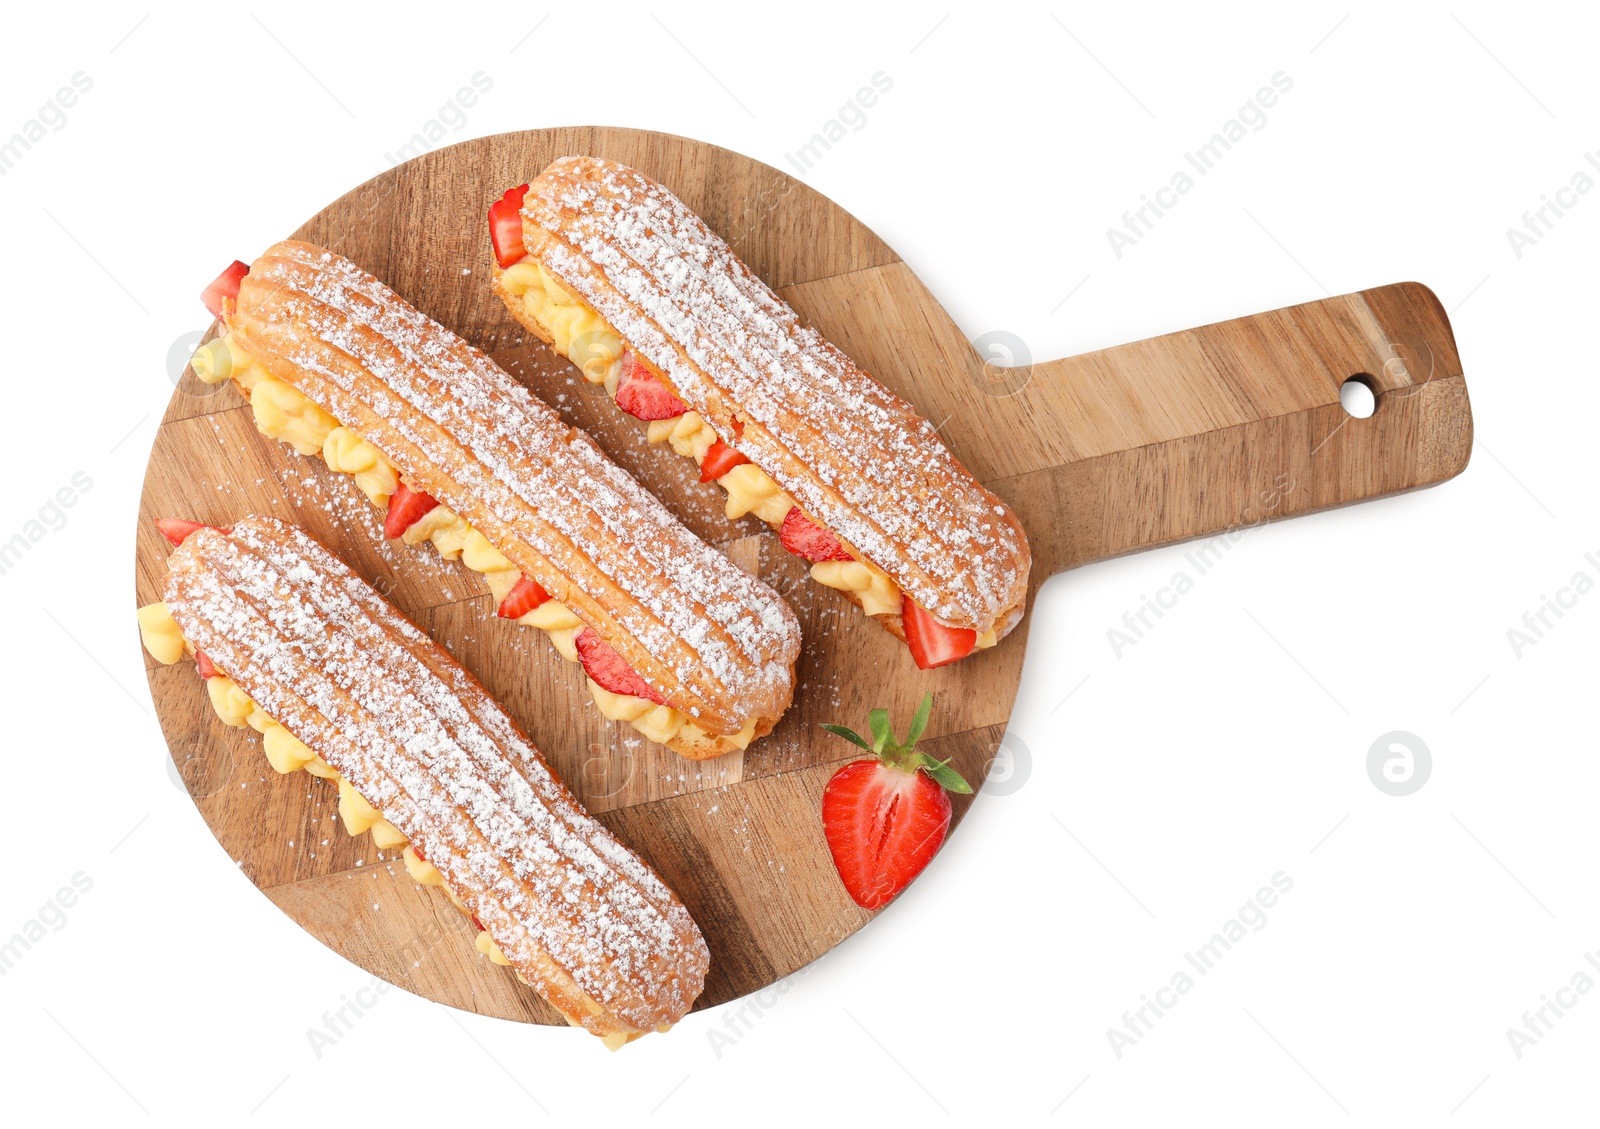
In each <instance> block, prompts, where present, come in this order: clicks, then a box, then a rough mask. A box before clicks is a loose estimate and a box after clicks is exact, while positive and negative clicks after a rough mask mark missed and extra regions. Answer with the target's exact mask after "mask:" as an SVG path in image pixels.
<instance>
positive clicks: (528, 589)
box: [494, 576, 599, 681]
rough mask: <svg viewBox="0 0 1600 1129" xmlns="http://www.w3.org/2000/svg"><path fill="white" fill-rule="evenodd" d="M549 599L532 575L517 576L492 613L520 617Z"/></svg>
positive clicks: (503, 616)
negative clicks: (514, 585)
mask: <svg viewBox="0 0 1600 1129" xmlns="http://www.w3.org/2000/svg"><path fill="white" fill-rule="evenodd" d="M549 599H550V593H548V592H546V591H545V590H544V589H543V588H541V587H539V582H538V581H537V580H535V579H534V578H533V577H531V576H523V577H519V578H518V579H517V584H516V587H514V588H513V589H511V591H509V592H507V593H506V598H505V599H503V600H501V601H500V607H499V608H498V609H497V610H496V611H495V613H494V614H495V615H497V616H499V617H500V618H501V619H521V618H522V617H523V616H525V615H527V614H528V613H529V612H531V611H532V610H533V609H534V608H536V607H538V606H539V605H540V604H543V603H544V602H545V601H547V600H549ZM596 681H599V680H598V679H596Z"/></svg>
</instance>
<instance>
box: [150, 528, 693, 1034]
mask: <svg viewBox="0 0 1600 1129" xmlns="http://www.w3.org/2000/svg"><path fill="white" fill-rule="evenodd" d="M169 564H170V572H169V574H168V576H167V579H166V583H165V596H166V599H167V602H168V606H169V607H170V609H171V611H172V614H173V616H174V618H175V619H176V620H177V621H178V624H179V626H180V627H181V628H182V629H183V632H184V635H185V637H186V638H188V639H189V640H190V641H191V642H193V643H194V644H195V646H196V647H198V648H199V649H201V650H203V651H205V653H206V654H207V655H208V656H210V657H211V659H212V661H213V662H214V663H215V665H216V666H217V668H218V669H219V670H221V671H223V672H224V673H226V674H227V675H228V677H230V678H232V679H233V680H234V681H235V682H236V683H238V685H239V686H240V687H241V688H242V689H243V690H244V692H245V693H246V694H248V695H249V696H250V698H251V699H252V700H253V701H255V702H256V704H257V705H259V706H260V707H261V708H262V709H263V710H265V711H266V712H267V713H268V714H270V715H271V716H272V717H273V718H275V719H276V720H277V721H278V722H279V723H280V724H282V725H283V726H284V727H285V728H286V729H288V730H289V732H290V733H292V734H294V735H295V736H296V737H298V738H299V739H300V740H301V741H303V742H305V743H306V744H307V745H308V746H310V747H311V749H312V750H313V751H314V752H316V753H318V754H320V755H321V756H322V757H323V758H324V759H325V760H327V762H328V763H329V764H331V765H332V766H333V767H334V768H335V769H337V770H338V771H339V773H340V774H341V775H343V776H344V777H345V778H346V779H348V780H349V781H350V783H351V784H352V785H353V786H354V787H355V789H356V790H357V791H358V792H359V793H361V795H362V796H364V797H365V798H366V799H367V800H368V802H370V803H371V804H372V805H373V806H374V807H376V808H377V809H378V810H379V811H380V812H381V813H382V814H383V817H384V818H385V819H387V820H388V821H389V822H391V823H393V824H394V825H395V826H396V827H397V828H399V830H400V831H401V832H402V833H403V834H404V835H405V836H406V837H407V838H408V839H409V840H410V841H411V842H412V843H413V844H415V845H416V847H417V848H418V849H419V850H420V851H421V852H422V853H423V854H424V855H425V856H426V857H427V859H428V861H429V862H431V863H433V865H435V866H437V867H438V868H439V870H440V871H442V872H443V874H444V876H445V878H446V880H447V881H448V882H449V883H450V886H451V888H452V889H454V890H455V891H456V892H457V894H458V895H460V897H461V898H462V900H463V901H464V902H465V903H466V904H467V905H468V907H469V908H470V909H471V910H472V912H473V913H474V914H475V915H477V917H478V918H479V920H481V921H482V922H483V924H484V925H485V927H486V928H487V929H488V930H489V933H490V935H491V936H492V937H493V939H494V941H495V943H496V944H497V945H498V946H499V947H500V949H501V951H502V952H503V953H504V954H505V955H506V957H507V958H508V959H509V960H510V961H511V962H512V964H513V966H514V967H515V968H516V969H517V971H518V972H519V973H521V974H522V975H523V976H524V977H525V978H526V979H527V980H528V981H529V982H530V983H532V984H534V985H535V986H536V987H539V988H540V989H541V990H542V991H545V992H546V994H550V995H552V996H562V995H563V993H564V994H565V1002H566V1004H567V1005H573V1004H574V1003H575V1001H574V1000H573V999H572V998H571V990H570V986H571V985H572V984H576V986H577V988H578V989H579V990H581V992H582V993H584V994H586V995H587V996H589V997H590V998H592V999H594V1000H595V1001H597V1002H599V1003H600V1004H601V1005H602V1006H603V1007H604V1008H605V1009H607V1012H608V1013H610V1015H611V1016H614V1017H615V1018H616V1019H619V1020H620V1021H621V1022H623V1023H625V1024H626V1025H628V1026H629V1027H631V1028H633V1029H635V1030H641V1031H644V1030H650V1029H652V1028H654V1027H656V1026H658V1025H659V1024H662V1023H670V1022H674V1021H676V1020H677V1019H678V1018H680V1017H681V1016H682V1015H683V1014H684V1013H685V1012H687V1010H688V1008H689V1006H690V1004H692V1003H693V1001H694V999H695V997H696V996H697V995H698V994H699V991H700V988H701V985H702V983H703V980H704V976H705V971H706V967H707V965H708V962H709V957H708V954H707V951H706V947H705V942H704V940H703V938H702V937H701V936H700V932H699V930H698V928H696V926H695V924H694V922H693V921H692V920H691V919H690V917H689V914H688V911H687V910H685V909H684V907H683V905H682V904H681V903H680V902H679V901H678V900H677V899H676V898H675V897H674V896H673V894H672V893H671V891H670V890H668V889H667V888H666V886H665V885H664V884H663V883H662V882H661V880H660V879H659V878H658V877H657V876H656V875H655V873H654V872H653V871H651V870H650V868H649V867H648V866H646V865H645V864H644V863H643V862H642V861H641V860H640V859H639V858H638V857H637V856H635V855H634V854H633V853H632V852H631V851H629V850H628V849H627V848H626V847H624V846H623V845H622V844H621V843H619V842H617V841H616V839H615V838H614V837H613V836H612V835H611V834H610V832H608V831H607V830H606V829H605V828H604V827H602V826H601V825H600V824H599V823H597V822H596V821H595V820H594V819H592V818H591V817H590V816H589V815H588V814H587V813H586V812H585V811H584V810H583V809H582V808H581V807H580V806H579V804H578V802H577V800H576V799H575V798H574V797H573V796H572V794H571V793H570V792H569V791H568V790H567V789H566V787H565V786H564V785H563V784H562V783H561V782H560V781H559V780H557V779H556V777H555V776H554V774H553V773H552V772H551V771H550V768H549V766H548V765H546V764H545V762H544V759H543V758H542V757H541V756H540V755H539V752H538V750H537V749H535V748H534V747H533V744H532V742H530V741H529V740H528V739H527V738H526V737H525V736H523V734H522V733H521V732H520V731H519V730H518V728H517V726H516V723H515V722H513V721H512V720H511V718H510V717H509V716H508V715H507V714H506V713H505V712H504V711H503V710H502V709H500V707H499V706H498V705H496V704H495V702H494V701H493V699H491V698H490V697H489V696H488V694H486V693H485V692H484V690H483V688H482V687H481V686H479V685H478V684H477V682H476V681H475V680H474V679H473V678H472V676H471V675H470V674H468V673H467V672H466V671H465V670H464V669H463V668H462V667H461V666H460V665H459V664H458V663H456V662H455V660H454V659H452V658H451V657H450V656H449V654H448V653H447V652H445V650H444V649H443V648H442V647H440V646H438V645H437V644H436V643H434V642H433V641H432V640H431V639H430V638H429V637H428V636H427V635H426V634H424V633H423V632H422V631H421V630H419V629H418V628H417V627H416V626H415V625H413V624H412V623H411V622H410V621H409V620H407V619H405V618H404V617H403V616H401V615H400V614H399V613H398V612H397V611H395V610H394V609H393V608H392V607H391V606H389V604H388V603H386V602H385V601H384V599H383V598H382V597H381V596H380V595H379V594H378V593H377V591H375V590H374V589H373V588H372V587H371V586H369V585H368V584H367V583H366V582H365V581H363V580H361V578H360V577H358V576H356V575H355V574H354V573H353V572H351V571H350V570H349V569H348V568H346V567H345V566H344V565H343V564H342V563H341V562H340V561H339V560H338V559H337V558H335V557H334V556H333V555H332V554H331V553H329V552H328V551H327V550H326V549H325V548H323V547H322V546H321V545H320V544H318V543H317V542H316V541H314V540H312V539H311V538H310V537H307V536H306V535H305V534H304V533H301V532H300V531H299V530H298V529H295V528H294V527H292V526H290V525H287V524H285V523H283V522H281V521H278V520H276V519H273V518H266V517H249V518H246V519H244V520H242V521H240V522H237V523H235V525H234V527H233V532H232V535H231V536H229V535H226V534H224V533H222V532H221V531H220V530H211V529H205V530H201V531H200V532H199V533H196V534H195V535H193V536H191V537H189V538H188V539H187V540H186V541H185V542H184V544H183V545H182V546H181V547H180V548H179V549H178V550H177V551H175V552H174V553H173V554H172V556H171V558H170V561H169ZM577 1010H578V1011H580V1012H581V1010H582V1009H581V1007H578V1008H577ZM594 1025H595V1026H605V1023H604V1022H602V1021H598V1020H597V1021H596V1022H595V1024H594ZM602 1033H605V1032H602Z"/></svg>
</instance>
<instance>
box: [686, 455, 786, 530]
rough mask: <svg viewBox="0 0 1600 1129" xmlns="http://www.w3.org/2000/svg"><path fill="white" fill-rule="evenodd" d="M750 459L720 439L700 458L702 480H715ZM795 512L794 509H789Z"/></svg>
mask: <svg viewBox="0 0 1600 1129" xmlns="http://www.w3.org/2000/svg"><path fill="white" fill-rule="evenodd" d="M749 461H750V460H749V459H747V458H745V457H744V456H743V455H741V454H740V453H739V452H738V451H735V450H734V449H733V448H732V447H730V446H728V445H727V444H726V443H724V442H723V441H722V440H720V439H718V440H717V441H716V442H715V443H713V444H711V446H709V447H707V448H706V457H705V458H703V459H701V460H700V481H701V482H715V481H716V480H717V479H719V478H721V477H722V476H723V475H725V474H727V473H728V472H729V471H730V470H732V469H733V468H734V467H736V466H739V465H741V464H742V463H747V462H749ZM789 512H790V513H793V512H794V511H793V510H790V511H789Z"/></svg>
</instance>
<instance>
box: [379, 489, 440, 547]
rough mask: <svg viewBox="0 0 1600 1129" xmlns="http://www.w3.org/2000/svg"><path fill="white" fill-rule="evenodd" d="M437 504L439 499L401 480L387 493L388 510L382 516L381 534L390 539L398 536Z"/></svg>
mask: <svg viewBox="0 0 1600 1129" xmlns="http://www.w3.org/2000/svg"><path fill="white" fill-rule="evenodd" d="M438 504H439V499H437V498H435V497H434V496H433V495H432V494H424V493H423V492H422V491H421V490H413V489H411V487H409V486H407V485H406V484H405V483H404V482H402V483H401V484H400V486H399V489H397V490H396V491H395V492H394V493H393V494H390V495H389V512H388V513H386V514H384V516H383V535H384V536H385V537H388V538H390V539H391V540H392V539H394V538H396V537H399V536H400V535H401V534H403V533H405V531H406V530H408V529H410V528H411V527H412V526H413V525H415V524H417V522H419V521H421V520H422V519H423V517H424V516H425V515H426V514H427V513H428V512H429V511H431V510H432V509H433V508H434V507H435V506H437V505H438Z"/></svg>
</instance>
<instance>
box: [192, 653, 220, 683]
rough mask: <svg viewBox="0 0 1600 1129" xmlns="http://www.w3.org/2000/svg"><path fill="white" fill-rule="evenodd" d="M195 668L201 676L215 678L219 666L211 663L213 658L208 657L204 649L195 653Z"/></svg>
mask: <svg viewBox="0 0 1600 1129" xmlns="http://www.w3.org/2000/svg"><path fill="white" fill-rule="evenodd" d="M194 668H195V669H196V670H198V671H199V672H200V677H201V678H215V677H216V676H217V668H216V667H214V666H212V665H211V660H210V659H209V658H207V657H206V653H205V652H204V651H196V652H195V653H194Z"/></svg>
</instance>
